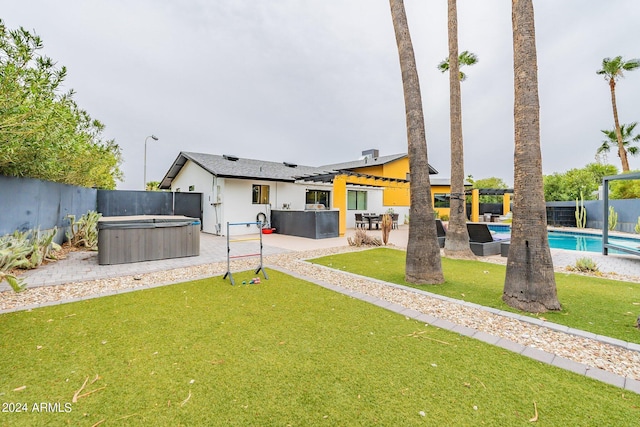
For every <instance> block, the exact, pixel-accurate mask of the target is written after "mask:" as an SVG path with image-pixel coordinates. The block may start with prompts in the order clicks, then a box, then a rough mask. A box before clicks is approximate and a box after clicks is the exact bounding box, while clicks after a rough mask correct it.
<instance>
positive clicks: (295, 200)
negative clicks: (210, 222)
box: [221, 178, 332, 235]
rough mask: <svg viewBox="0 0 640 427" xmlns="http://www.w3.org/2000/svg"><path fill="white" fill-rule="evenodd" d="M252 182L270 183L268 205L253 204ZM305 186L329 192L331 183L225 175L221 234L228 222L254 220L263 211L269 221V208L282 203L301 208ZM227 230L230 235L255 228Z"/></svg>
mask: <svg viewBox="0 0 640 427" xmlns="http://www.w3.org/2000/svg"><path fill="white" fill-rule="evenodd" d="M253 185H268V186H269V202H270V203H269V205H265V204H253V203H252V195H253ZM307 189H311V190H325V191H332V186H331V185H328V186H327V185H317V184H295V183H291V182H277V181H260V180H257V179H256V180H251V179H232V178H226V179H225V180H224V189H223V203H222V206H223V210H222V211H223V215H222V222H221V224H222V232H221V234H223V235H226V233H227V231H226V227H227V225H226V224H227V222H230V223H238V222H256V219H257V216H258V214H259V213H264V214H265V215H266V216H267V221H269V222H270V221H271V217H270V212H271V209H282V207H283V205H285V204H288V205H289V209H291V210H304V207H305V200H306V191H307ZM229 232H230V234H231V235H237V234H251V233H255V232H256V227H255V226H253V225H252V226H249V227H246V226H232V228H230V231H229Z"/></svg>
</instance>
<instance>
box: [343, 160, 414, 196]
mask: <svg viewBox="0 0 640 427" xmlns="http://www.w3.org/2000/svg"><path fill="white" fill-rule="evenodd" d="M353 171H354V172H356V173H363V174H367V175H374V176H381V177H384V178H397V179H407V174H408V173H409V158H408V157H403V158H401V159H398V160H394V161H392V162H389V163H386V164H384V165H376V166H365V167H361V168H356V169H354V170H353ZM382 203H383V204H384V205H385V206H389V207H393V206H409V205H410V204H411V203H410V197H409V188H408V186H406V185H402V186H400V185H397V183H394V182H389V183H388V184H387V185H385V188H384V190H383V191H382Z"/></svg>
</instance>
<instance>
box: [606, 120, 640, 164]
mask: <svg viewBox="0 0 640 427" xmlns="http://www.w3.org/2000/svg"><path fill="white" fill-rule="evenodd" d="M637 125H638V122H633V123H630V124H628V125H621V126H620V136H621V137H622V147H623V149H624V151H625V152H626V153H628V154H631V155H632V156H635V155H637V154H638V152H639V149H638V147H635V146H633V145H631V144H632V143H638V142H640V135H633V130H634V129H635V127H636V126H637ZM600 132H602V133H604V134H605V135H606V136H607V139H605V140H604V141H602V145H601V146H600V147H599V148H598V151H597V154H602V153H608V152H609V150H610V149H611V147H612V146H614V145H618V133H617V132H616V130H615V129H612V130H601V131H600ZM618 156H620V151H618Z"/></svg>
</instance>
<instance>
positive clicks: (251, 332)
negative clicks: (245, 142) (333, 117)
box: [0, 271, 640, 426]
mask: <svg viewBox="0 0 640 427" xmlns="http://www.w3.org/2000/svg"><path fill="white" fill-rule="evenodd" d="M250 274H251V272H246V273H238V274H237V277H236V280H239V281H240V282H239V283H241V282H242V280H247V281H248V279H250V277H251V276H250ZM269 275H270V278H271V279H270V280H263V282H262V284H259V285H245V286H243V285H236V286H230V285H229V282H228V281H224V280H222V279H221V278H220V277H216V278H211V279H207V280H200V281H194V282H188V283H183V284H177V285H172V286H166V287H161V288H155V289H151V290H142V291H137V292H132V293H127V294H121V295H115V296H110V297H104V298H99V299H93V300H87V301H82V302H76V303H70V304H64V305H59V306H53V307H46V308H42V309H37V310H33V311H25V312H17V313H10V314H4V315H0V328H1V330H2V331H3V337H2V340H1V342H0V402H2V403H3V405H4V406H3V408H8V406H7V405H8V404H10V403H12V404H15V403H26V404H27V408H28V410H27V412H26V413H15V412H14V413H6V412H5V413H2V414H1V416H0V425H3V426H4V425H11V426H45V425H86V426H92V425H95V424H96V423H99V422H100V421H102V420H104V424H103V425H127V426H143V425H144V426H146V425H211V426H214V425H225V426H226V425H238V426H245V425H256V426H258V425H259V426H271V425H278V426H281V425H282V426H283V425H292V426H295V425H300V426H302V425H304V426H315V425H322V426H324V425H331V426H335V425H340V426H345V425H373V424H379V425H403V426H405V425H406V426H409V425H425V424H426V425H438V426H440V425H480V424H482V425H495V426H503V425H514V426H515V425H530V422H529V419H530V418H531V417H532V416H533V413H534V412H533V411H534V409H533V402H536V404H537V408H538V411H539V414H540V419H539V421H538V423H537V424H538V425H541V426H544V425H572V426H580V425H585V426H586V425H620V426H624V425H637V420H638V417H640V395H636V394H634V393H631V392H625V391H623V390H620V389H618V388H615V387H613V386H609V385H606V384H603V383H600V382H598V381H595V380H592V379H589V378H586V377H583V376H579V375H576V374H572V373H570V372H567V371H563V370H560V369H557V368H554V367H550V366H548V365H544V364H542V363H539V362H536V361H533V360H531V359H528V358H525V357H522V356H519V355H516V354H514V353H511V352H509V351H506V350H503V349H500V348H497V347H493V346H490V345H487V344H485V343H482V342H479V341H476V340H472V339H469V338H465V337H463V336H460V335H458V334H454V333H451V332H447V331H443V330H440V329H437V328H434V327H430V326H425V325H424V324H422V323H420V322H417V321H414V320H410V319H407V318H405V317H403V316H400V315H398V314H395V313H392V312H389V311H386V310H384V309H381V308H379V307H376V306H372V305H369V304H367V303H365V302H363V301H360V300H356V299H352V298H349V297H347V296H345V295H342V294H338V293H334V292H331V291H328V290H326V289H323V288H321V287H318V286H316V285H313V284H310V283H308V282H304V281H301V280H299V279H295V278H292V277H290V276H287V275H284V274H281V273H278V272H275V271H269ZM237 283H238V282H237ZM86 378H89V382H91V381H92V380H94V379H96V378H97V380H95V382H93V383H87V386H86V387H85V389H84V390H83V391H82V392H80V393H77V391H78V390H79V389H80V387H81V385H82V384H83V382H85V379H86ZM22 386H26V388H24V389H23V390H21V391H15V390H16V389H19V388H21V387H22ZM85 392H93V393H91V394H89V395H85V396H82V395H83V394H84V393H85ZM76 393H77V394H79V395H81V396H82V397H80V398H79V399H78V400H77V402H76V403H72V397H73V396H74V394H76ZM40 403H49V404H51V405H55V404H59V405H60V408H62V409H64V408H69V409H70V412H63V411H56V412H35V411H33V405H34V404H36V405H39V404H40ZM37 407H38V406H37ZM54 408H55V407H54ZM421 411H422V412H423V413H424V416H422V415H421V414H420V413H421Z"/></svg>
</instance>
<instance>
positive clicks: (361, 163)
mask: <svg viewBox="0 0 640 427" xmlns="http://www.w3.org/2000/svg"><path fill="white" fill-rule="evenodd" d="M405 157H407V153H400V154H390V155H388V156H379V157H374V158H371V157H364V158H362V159H359V160H354V161H351V162H344V163H335V164H332V165H325V166H321V167H322V168H325V169H328V170H351V169H357V168H363V167H369V166H379V165H386V164H387V163H391V162H393V161H395V160H399V159H402V158H405ZM429 173H430V174H431V175H433V174H437V173H438V171H437V170H435V169H434V168H433V166H431V165H429Z"/></svg>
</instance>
